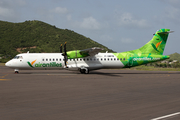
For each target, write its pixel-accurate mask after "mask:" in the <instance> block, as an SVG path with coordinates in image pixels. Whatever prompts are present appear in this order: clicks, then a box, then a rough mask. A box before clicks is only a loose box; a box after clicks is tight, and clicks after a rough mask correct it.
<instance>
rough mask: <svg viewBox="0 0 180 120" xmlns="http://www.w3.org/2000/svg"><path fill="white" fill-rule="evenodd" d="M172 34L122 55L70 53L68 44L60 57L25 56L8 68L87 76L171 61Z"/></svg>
mask: <svg viewBox="0 0 180 120" xmlns="http://www.w3.org/2000/svg"><path fill="white" fill-rule="evenodd" d="M171 32H173V31H170V29H160V30H158V31H156V33H155V34H153V38H152V39H151V40H150V41H149V42H148V43H146V44H145V45H144V46H142V47H141V48H139V49H135V50H131V51H126V52H121V53H108V52H106V53H100V51H101V50H103V49H102V48H99V47H93V48H89V49H85V50H73V51H68V52H67V51H66V43H65V44H64V53H63V52H62V44H61V47H60V53H29V52H27V53H22V54H18V55H16V56H15V57H14V58H13V59H11V60H10V61H8V62H7V63H6V64H5V65H6V66H7V67H9V68H13V69H15V70H14V71H15V73H19V70H36V69H37V70H47V69H67V70H76V71H79V72H80V73H82V74H88V73H89V71H92V70H98V69H106V68H130V67H135V66H139V65H143V64H147V63H152V62H157V61H161V60H165V59H169V58H170V57H169V56H167V55H163V52H164V49H165V45H166V41H167V38H168V35H169V33H171Z"/></svg>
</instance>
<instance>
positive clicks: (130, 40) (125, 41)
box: [121, 38, 134, 44]
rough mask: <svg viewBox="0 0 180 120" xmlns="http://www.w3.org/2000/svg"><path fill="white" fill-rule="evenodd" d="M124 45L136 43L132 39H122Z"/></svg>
mask: <svg viewBox="0 0 180 120" xmlns="http://www.w3.org/2000/svg"><path fill="white" fill-rule="evenodd" d="M121 42H122V43H126V44H128V43H134V41H133V40H132V39H131V38H121Z"/></svg>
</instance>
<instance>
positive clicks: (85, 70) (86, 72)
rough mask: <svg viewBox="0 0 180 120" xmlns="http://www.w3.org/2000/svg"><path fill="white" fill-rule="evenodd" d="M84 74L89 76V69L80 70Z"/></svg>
mask: <svg viewBox="0 0 180 120" xmlns="http://www.w3.org/2000/svg"><path fill="white" fill-rule="evenodd" d="M79 71H80V72H81V73H82V74H89V70H88V69H87V68H83V69H80V70H79Z"/></svg>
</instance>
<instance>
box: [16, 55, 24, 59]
mask: <svg viewBox="0 0 180 120" xmlns="http://www.w3.org/2000/svg"><path fill="white" fill-rule="evenodd" d="M14 59H23V57H22V56H15V57H14Z"/></svg>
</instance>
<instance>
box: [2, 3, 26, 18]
mask: <svg viewBox="0 0 180 120" xmlns="http://www.w3.org/2000/svg"><path fill="white" fill-rule="evenodd" d="M25 5H26V2H25V0H1V1H0V18H1V19H2V20H7V21H16V20H17V19H18V18H19V16H20V11H19V10H18V9H19V8H20V7H23V6H25Z"/></svg>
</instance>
